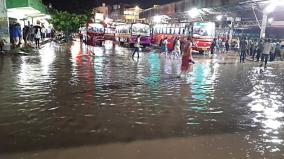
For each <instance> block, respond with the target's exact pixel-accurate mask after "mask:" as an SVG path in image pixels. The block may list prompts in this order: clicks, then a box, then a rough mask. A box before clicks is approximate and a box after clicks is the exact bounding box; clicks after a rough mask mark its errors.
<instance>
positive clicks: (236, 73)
mask: <svg viewBox="0 0 284 159" xmlns="http://www.w3.org/2000/svg"><path fill="white" fill-rule="evenodd" d="M157 52H158V51H157V50H155V49H146V50H144V51H143V52H142V53H141V55H140V59H139V60H138V59H137V58H134V60H132V58H131V53H132V50H131V49H128V48H123V47H119V46H115V47H113V45H112V44H110V43H107V44H106V45H105V46H104V47H95V48H93V47H89V48H87V47H86V46H84V45H81V44H80V43H79V42H74V44H73V45H72V46H70V47H69V46H59V45H57V44H55V43H48V44H46V45H45V46H44V47H43V48H42V49H41V50H40V51H39V52H38V53H37V54H34V55H31V56H0V81H1V85H0V141H1V144H0V158H68V159H69V158H90V157H94V156H96V157H95V158H123V159H125V158H177V159H179V158H193V159H205V158H216V159H217V158H218V159H231V158H232V159H243V158H248V159H281V158H284V152H283V151H284V145H283V144H284V129H283V128H284V122H283V121H284V63H283V62H273V63H269V65H268V68H267V69H265V70H264V69H261V68H260V67H259V63H256V62H251V61H249V62H247V63H245V64H239V63H238V57H237V55H236V54H234V53H230V54H222V55H216V56H214V57H208V56H202V55H201V56H200V55H199V56H196V57H195V60H196V61H197V63H196V64H195V65H191V66H190V72H189V75H188V77H186V78H179V73H180V59H178V58H172V57H169V56H168V57H166V56H164V55H160V54H158V53H157ZM1 156H2V157H1Z"/></svg>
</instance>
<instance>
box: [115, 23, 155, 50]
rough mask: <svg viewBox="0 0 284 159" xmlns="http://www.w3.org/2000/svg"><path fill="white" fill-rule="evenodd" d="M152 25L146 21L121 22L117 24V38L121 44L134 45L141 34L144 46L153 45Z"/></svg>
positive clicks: (141, 41)
mask: <svg viewBox="0 0 284 159" xmlns="http://www.w3.org/2000/svg"><path fill="white" fill-rule="evenodd" d="M150 30H151V29H150V25H149V24H144V23H132V24H121V25H118V26H116V31H115V32H116V33H115V39H116V41H117V42H119V43H120V44H121V45H123V44H129V45H130V46H134V44H135V42H136V39H137V36H138V35H140V36H141V38H140V43H141V45H143V46H150V45H151V34H150Z"/></svg>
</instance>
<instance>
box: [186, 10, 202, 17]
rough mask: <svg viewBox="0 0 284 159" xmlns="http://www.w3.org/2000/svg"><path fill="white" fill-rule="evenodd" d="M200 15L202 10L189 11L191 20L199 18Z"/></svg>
mask: <svg viewBox="0 0 284 159" xmlns="http://www.w3.org/2000/svg"><path fill="white" fill-rule="evenodd" d="M199 14H200V10H199V9H197V8H192V9H191V10H190V11H188V15H189V16H190V17H191V18H196V17H197V16H199Z"/></svg>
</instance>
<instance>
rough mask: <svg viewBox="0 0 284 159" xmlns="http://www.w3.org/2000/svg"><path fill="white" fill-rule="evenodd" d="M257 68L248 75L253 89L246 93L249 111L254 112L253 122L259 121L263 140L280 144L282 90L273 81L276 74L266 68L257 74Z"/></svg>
mask: <svg viewBox="0 0 284 159" xmlns="http://www.w3.org/2000/svg"><path fill="white" fill-rule="evenodd" d="M258 69H259V68H254V69H253V70H252V73H251V77H249V79H250V81H251V83H252V85H253V86H254V87H253V91H252V92H251V93H250V94H249V95H248V97H250V98H251V99H252V101H251V102H250V103H249V104H248V106H249V107H250V109H251V111H252V112H254V113H255V117H254V118H253V120H254V122H256V123H261V125H262V127H263V128H264V129H262V132H263V135H262V137H263V138H264V142H266V143H272V144H282V143H283V140H282V139H280V138H279V132H278V130H279V129H280V128H281V127H283V122H282V121H281V118H283V117H284V113H283V112H281V110H280V109H281V108H282V107H283V105H284V103H283V101H282V96H283V92H282V91H281V89H280V88H278V85H277V84H276V83H275V82H273V81H274V80H273V79H274V78H275V77H276V75H274V74H273V73H272V71H270V70H267V71H266V72H264V73H263V74H260V75H259V74H258V73H255V72H258ZM269 149H270V151H271V152H276V151H278V150H277V149H278V148H277V147H270V148H269Z"/></svg>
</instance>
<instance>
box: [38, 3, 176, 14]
mask: <svg viewBox="0 0 284 159" xmlns="http://www.w3.org/2000/svg"><path fill="white" fill-rule="evenodd" d="M42 1H43V2H44V3H45V4H48V3H51V4H52V5H53V7H54V8H56V9H58V10H68V11H71V12H84V11H86V10H88V9H90V8H93V7H96V6H98V5H101V4H102V3H106V4H107V5H108V4H118V3H126V4H129V2H130V3H131V4H133V5H138V6H140V7H142V8H144V9H145V8H148V7H151V6H153V5H154V4H158V3H159V4H165V3H169V2H173V1H177V0H42Z"/></svg>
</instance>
